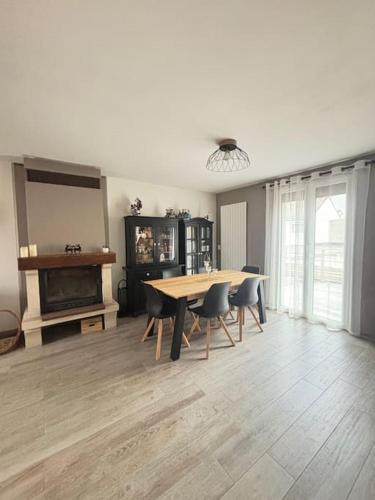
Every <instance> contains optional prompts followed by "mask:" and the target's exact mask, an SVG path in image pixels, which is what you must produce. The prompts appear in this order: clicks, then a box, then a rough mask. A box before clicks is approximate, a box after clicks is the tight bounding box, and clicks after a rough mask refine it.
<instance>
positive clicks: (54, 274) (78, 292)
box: [39, 266, 103, 314]
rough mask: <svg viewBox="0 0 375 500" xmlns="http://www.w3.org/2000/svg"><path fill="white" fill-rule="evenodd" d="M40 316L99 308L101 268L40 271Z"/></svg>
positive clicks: (82, 267)
mask: <svg viewBox="0 0 375 500" xmlns="http://www.w3.org/2000/svg"><path fill="white" fill-rule="evenodd" d="M39 286H40V309H41V312H42V314H46V313H50V312H55V311H63V310H65V309H75V308H78V307H84V306H90V305H94V304H101V303H102V302H103V294H102V270H101V266H79V267H59V268H54V269H40V270H39Z"/></svg>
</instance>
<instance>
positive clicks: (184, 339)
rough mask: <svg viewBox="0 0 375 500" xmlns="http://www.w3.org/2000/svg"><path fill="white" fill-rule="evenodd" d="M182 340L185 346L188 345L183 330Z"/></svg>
mask: <svg viewBox="0 0 375 500" xmlns="http://www.w3.org/2000/svg"><path fill="white" fill-rule="evenodd" d="M182 342H183V343H184V344H185V345H186V347H190V344H189V341H188V339H187V337H186V335H185V334H184V332H182Z"/></svg>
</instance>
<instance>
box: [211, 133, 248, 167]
mask: <svg viewBox="0 0 375 500" xmlns="http://www.w3.org/2000/svg"><path fill="white" fill-rule="evenodd" d="M249 167H250V160H249V157H248V155H247V153H246V152H245V151H243V150H242V149H241V148H239V147H238V146H237V141H235V140H234V139H224V140H222V141H220V142H219V149H217V150H216V151H214V152H213V153H212V154H211V155H210V156H209V157H208V160H207V165H206V168H207V170H211V171H212V172H238V171H239V170H244V169H245V168H249Z"/></svg>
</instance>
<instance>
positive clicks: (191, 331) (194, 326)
mask: <svg viewBox="0 0 375 500" xmlns="http://www.w3.org/2000/svg"><path fill="white" fill-rule="evenodd" d="M197 325H198V326H199V316H195V320H194V323H193V324H192V326H191V328H190V332H189V334H188V336H187V339H188V340H190V337H191V336H192V335H193V333H194V332H195V330H196V328H197ZM199 331H202V330H201V327H200V326H199Z"/></svg>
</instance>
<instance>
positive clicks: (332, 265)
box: [309, 183, 347, 325]
mask: <svg viewBox="0 0 375 500" xmlns="http://www.w3.org/2000/svg"><path fill="white" fill-rule="evenodd" d="M346 189H347V187H346V184H345V183H337V184H336V183H332V184H331V185H329V186H320V187H319V186H316V187H315V189H314V192H313V195H314V197H313V217H314V220H313V221H312V222H313V225H314V232H313V235H312V236H313V241H312V242H311V244H312V255H313V259H312V266H313V268H312V270H311V272H310V275H311V277H312V282H311V284H310V286H311V302H310V304H309V305H310V307H311V317H312V318H315V319H316V320H323V321H325V322H327V323H330V324H337V325H340V324H341V323H342V320H343V308H344V271H345V242H346V234H345V233H346V229H345V227H346V196H347V194H346Z"/></svg>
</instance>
